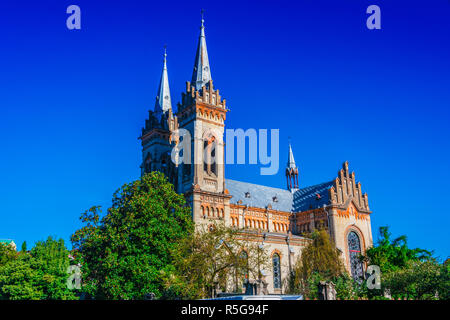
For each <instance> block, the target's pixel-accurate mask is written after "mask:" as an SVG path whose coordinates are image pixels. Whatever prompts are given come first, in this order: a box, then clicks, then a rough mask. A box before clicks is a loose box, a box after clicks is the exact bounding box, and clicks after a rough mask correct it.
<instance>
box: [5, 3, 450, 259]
mask: <svg viewBox="0 0 450 320" xmlns="http://www.w3.org/2000/svg"><path fill="white" fill-rule="evenodd" d="M70 4H77V5H79V6H80V7H81V11H82V29H81V30H79V31H70V30H68V29H67V28H66V17H67V16H68V15H67V14H66V8H67V6H68V5H70ZM371 4H377V5H379V6H380V8H381V20H382V21H381V23H382V29H381V30H374V31H372V30H368V29H367V28H366V22H365V21H366V18H367V16H368V15H367V14H366V13H365V11H366V8H367V7H368V6H369V5H371ZM201 8H204V9H205V10H206V14H205V20H206V22H205V25H206V40H207V44H208V50H209V58H210V62H211V70H212V77H213V79H214V84H215V86H216V88H218V89H220V92H221V94H222V95H223V96H224V97H225V98H226V99H227V100H228V106H229V108H230V109H231V111H230V112H229V113H228V118H227V123H226V124H227V127H229V128H243V129H247V128H256V129H259V128H268V129H270V128H278V129H280V141H281V150H280V152H281V159H280V161H281V164H282V165H283V166H284V164H285V162H286V159H285V157H286V156H287V140H288V137H289V136H290V137H291V138H292V143H293V148H294V153H295V159H296V162H297V164H298V166H299V167H300V185H301V186H308V185H312V184H316V183H320V182H323V181H328V180H331V179H333V178H334V177H335V175H336V173H337V171H338V170H339V169H340V168H341V165H342V162H344V161H345V160H348V161H349V162H350V168H351V170H354V171H355V172H356V178H357V180H359V181H361V183H362V187H363V190H364V191H365V192H367V193H368V195H369V203H370V206H371V209H372V210H373V215H372V226H373V233H374V238H376V233H377V229H378V227H379V226H383V225H389V226H390V227H391V229H392V232H393V233H394V235H400V234H406V235H407V236H408V237H409V241H410V244H411V245H412V246H418V247H423V248H427V249H434V250H436V254H437V255H439V256H440V257H441V258H445V257H447V256H448V255H449V232H448V228H449V223H450V219H449V216H450V211H449V207H448V201H449V198H450V197H449V195H450V193H449V192H450V191H449V189H448V184H449V181H450V172H449V171H450V170H449V158H450V142H449V138H450V129H449V119H450V112H449V108H450V89H449V88H450V77H449V75H450V59H449V58H450V44H449V40H450V18H449V17H450V1H448V0H431V1H420V2H418V1H401V0H397V1H381V0H371V1H362V0H351V1H324V0H314V1H312V0H299V1H295V2H285V1H257V2H254V3H252V2H247V1H242V0H241V1H236V2H231V1H222V2H220V4H219V3H213V2H212V1H177V2H173V1H155V2H152V1H134V0H127V1H85V0H74V1H1V3H0V46H1V47H0V75H1V76H0V123H1V126H0V136H1V140H0V152H1V157H0V170H1V171H0V172H1V175H0V177H1V180H0V182H1V183H0V218H1V219H0V238H12V239H14V240H15V241H16V242H17V243H18V245H19V246H20V244H21V243H22V241H24V240H26V241H27V242H28V244H29V246H30V245H31V244H32V243H34V242H35V241H37V240H41V239H45V238H46V237H47V236H48V235H53V236H57V237H63V238H64V239H65V240H66V241H68V239H69V237H70V234H71V233H72V232H74V230H76V229H77V228H79V227H80V222H79V220H78V217H79V214H80V213H81V212H82V211H84V210H86V209H88V208H89V207H90V206H93V205H103V206H108V205H109V204H110V200H111V196H112V193H113V192H114V191H115V190H116V189H117V188H118V187H119V186H121V185H122V184H123V183H125V182H129V181H132V180H134V179H136V178H138V177H139V175H140V170H139V165H140V161H141V155H140V144H139V141H138V139H137V138H138V136H139V134H140V129H141V127H142V126H143V124H144V120H145V118H146V116H147V110H148V109H150V108H152V107H153V105H154V97H155V95H156V91H157V85H158V81H159V77H160V72H161V63H162V48H163V46H164V44H167V47H168V68H169V79H170V86H171V91H172V101H173V102H174V104H175V103H176V102H177V101H179V99H180V96H181V95H180V93H181V91H182V90H184V88H185V81H187V80H190V77H191V74H192V67H193V62H194V56H195V49H196V45H197V38H198V32H199V23H200V21H199V20H200V9H201ZM226 176H227V177H228V178H233V179H239V180H243V181H249V182H254V183H260V184H266V185H270V186H274V187H281V188H284V186H285V178H284V172H283V170H282V169H281V170H280V172H279V174H278V175H275V176H270V177H263V176H260V175H259V167H258V166H256V165H253V166H249V165H246V166H244V165H236V166H227V168H226Z"/></svg>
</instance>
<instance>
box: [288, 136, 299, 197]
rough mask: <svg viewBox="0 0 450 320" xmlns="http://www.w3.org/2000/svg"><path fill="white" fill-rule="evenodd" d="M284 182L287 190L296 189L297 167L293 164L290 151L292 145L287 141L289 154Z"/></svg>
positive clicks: (293, 190) (292, 156)
mask: <svg viewBox="0 0 450 320" xmlns="http://www.w3.org/2000/svg"><path fill="white" fill-rule="evenodd" d="M286 182H287V188H288V190H290V191H292V192H295V191H296V190H297V189H298V186H299V184H298V168H297V166H296V165H295V160H294V153H293V152H292V146H291V143H290V142H289V154H288V161H287V165H286Z"/></svg>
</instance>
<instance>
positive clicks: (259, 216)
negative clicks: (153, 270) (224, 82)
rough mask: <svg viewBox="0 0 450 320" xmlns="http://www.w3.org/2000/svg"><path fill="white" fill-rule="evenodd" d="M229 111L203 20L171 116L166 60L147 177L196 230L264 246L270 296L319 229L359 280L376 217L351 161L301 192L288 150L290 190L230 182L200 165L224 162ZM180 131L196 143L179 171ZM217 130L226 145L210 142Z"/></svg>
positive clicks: (144, 169) (145, 143)
mask: <svg viewBox="0 0 450 320" xmlns="http://www.w3.org/2000/svg"><path fill="white" fill-rule="evenodd" d="M227 111H228V107H227V104H226V100H225V99H223V98H222V97H221V95H220V94H219V90H218V89H216V88H215V87H214V85H213V80H212V77H211V70H210V64H209V59H208V52H207V48H206V38H205V27H204V20H203V19H202V23H201V27H200V36H199V39H198V45H197V51H196V54H195V62H194V68H193V73H192V78H191V81H190V82H189V81H188V82H186V89H185V92H183V93H182V94H181V101H180V102H179V103H178V104H177V110H176V112H174V110H173V109H172V100H171V95H170V88H169V79H168V73H167V54H166V53H164V63H163V69H162V74H161V79H160V84H159V88H158V92H157V97H156V101H155V106H154V109H153V110H150V111H149V116H148V119H147V120H146V121H145V126H144V128H143V129H142V134H141V136H140V140H141V142H142V165H141V173H142V175H143V174H145V173H148V172H151V171H155V170H158V171H161V172H163V173H164V174H165V175H166V176H167V177H168V178H169V180H170V182H171V183H173V184H174V186H175V189H176V191H177V192H178V193H183V194H184V195H185V197H186V199H187V201H188V203H189V205H190V206H191V208H192V217H193V220H194V222H195V223H196V224H210V223H211V222H212V221H218V220H221V221H224V223H225V224H226V225H228V226H233V227H236V228H240V229H243V230H245V232H247V233H248V234H250V235H251V239H252V241H255V242H258V243H260V244H262V245H264V247H265V248H266V249H267V250H269V252H268V254H269V255H270V257H271V268H270V270H264V272H263V274H264V279H263V280H264V282H265V283H266V286H267V291H268V293H271V294H277V293H278V294H280V293H284V292H285V289H286V281H285V280H286V279H287V277H288V275H289V274H290V270H292V268H293V266H294V264H295V262H296V261H297V259H298V258H299V256H300V254H301V251H302V249H303V248H304V247H305V246H306V245H307V244H308V242H309V241H310V240H309V239H308V238H307V237H305V236H306V235H307V234H308V233H310V232H312V231H313V230H316V229H325V230H327V231H328V232H329V234H330V236H331V238H332V240H333V241H334V243H335V245H336V247H337V248H338V249H339V251H340V252H341V253H342V254H341V257H342V258H343V262H344V264H345V267H346V268H347V270H348V272H349V273H350V274H351V275H352V276H353V277H355V278H359V277H361V276H362V275H363V273H364V265H363V264H362V263H361V262H360V261H359V260H358V258H357V257H358V255H359V254H360V253H362V254H364V252H365V250H366V249H367V248H369V247H370V246H372V231H371V223H370V214H371V211H370V209H369V202H368V197H367V194H366V193H363V191H362V187H361V183H360V182H357V181H356V177H355V173H354V172H351V171H350V169H349V164H348V162H345V163H344V164H343V165H342V168H341V169H340V170H339V171H338V172H337V175H336V176H335V177H330V180H329V181H325V182H323V183H320V184H317V185H313V186H308V187H300V185H299V170H298V168H297V166H296V163H295V160H294V153H293V150H292V147H291V145H289V154H288V158H287V164H286V188H273V187H268V186H263V185H257V184H252V183H247V182H242V181H237V180H231V179H226V178H225V166H224V164H223V162H222V163H220V162H218V163H209V161H203V160H202V161H195V160H196V159H198V158H199V157H201V158H200V159H203V155H204V154H209V155H210V156H211V157H214V158H217V159H224V153H225V150H224V143H223V134H224V130H225V122H226V114H227ZM179 129H184V130H188V132H189V133H190V136H191V141H190V147H191V150H192V152H191V154H190V157H191V160H192V161H190V163H182V164H175V163H174V162H173V161H172V159H171V152H172V149H173V148H174V146H175V145H176V144H177V143H178V140H177V139H176V137H175V135H174V132H175V131H177V130H179ZM211 130H214V132H216V133H218V134H219V135H221V138H222V139H215V138H214V136H211V135H210V134H209V132H210V131H211ZM205 150H206V152H205ZM283 184H284V183H283ZM254 280H255V279H254Z"/></svg>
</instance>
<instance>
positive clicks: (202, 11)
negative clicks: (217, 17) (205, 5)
mask: <svg viewBox="0 0 450 320" xmlns="http://www.w3.org/2000/svg"><path fill="white" fill-rule="evenodd" d="M204 13H205V10H204V9H202V10H201V15H202V28H204V27H205V26H204V25H203V23H204V22H205V19H204V18H203V16H204Z"/></svg>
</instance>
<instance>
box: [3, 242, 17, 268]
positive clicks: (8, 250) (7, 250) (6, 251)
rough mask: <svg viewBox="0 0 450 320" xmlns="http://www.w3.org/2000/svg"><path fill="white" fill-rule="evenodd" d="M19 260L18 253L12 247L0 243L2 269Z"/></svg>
mask: <svg viewBox="0 0 450 320" xmlns="http://www.w3.org/2000/svg"><path fill="white" fill-rule="evenodd" d="M16 258H17V252H16V250H14V248H13V247H11V245H9V244H6V243H0V267H1V266H3V265H5V264H7V263H8V262H10V261H12V260H14V259H16Z"/></svg>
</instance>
